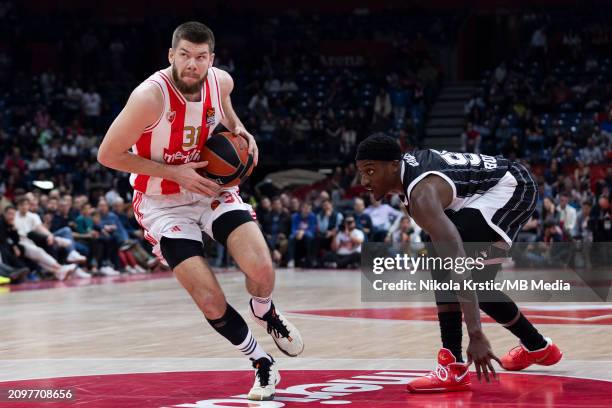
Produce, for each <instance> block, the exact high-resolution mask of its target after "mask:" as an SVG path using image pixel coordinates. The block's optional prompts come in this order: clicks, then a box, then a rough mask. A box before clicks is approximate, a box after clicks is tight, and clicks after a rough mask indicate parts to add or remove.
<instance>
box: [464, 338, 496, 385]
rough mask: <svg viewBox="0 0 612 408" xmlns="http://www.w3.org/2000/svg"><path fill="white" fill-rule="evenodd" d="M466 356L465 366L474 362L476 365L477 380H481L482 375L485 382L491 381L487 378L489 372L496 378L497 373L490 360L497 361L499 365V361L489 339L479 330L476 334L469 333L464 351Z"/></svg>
mask: <svg viewBox="0 0 612 408" xmlns="http://www.w3.org/2000/svg"><path fill="white" fill-rule="evenodd" d="M466 354H467V356H468V361H467V366H469V365H470V364H472V363H474V366H475V367H476V376H477V377H478V381H481V380H482V376H483V375H484V378H485V380H486V381H487V382H491V378H489V372H491V374H492V375H493V378H494V379H497V373H496V372H495V369H494V368H493V365H492V364H491V360H495V361H497V363H498V364H499V365H500V366H501V361H500V360H499V358H497V356H496V355H495V354H494V353H493V350H492V349H491V344H490V343H489V340H488V339H487V337H486V336H485V335H484V333H482V332H479V333H477V334H476V335H470V342H469V344H468V348H467V351H466Z"/></svg>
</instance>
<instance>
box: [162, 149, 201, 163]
mask: <svg viewBox="0 0 612 408" xmlns="http://www.w3.org/2000/svg"><path fill="white" fill-rule="evenodd" d="M200 153H201V151H200V149H192V150H190V151H188V152H186V151H184V150H179V151H176V152H173V153H171V152H169V151H168V149H164V162H166V163H167V164H187V163H190V162H193V161H198V160H200Z"/></svg>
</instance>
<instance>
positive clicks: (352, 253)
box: [323, 215, 365, 268]
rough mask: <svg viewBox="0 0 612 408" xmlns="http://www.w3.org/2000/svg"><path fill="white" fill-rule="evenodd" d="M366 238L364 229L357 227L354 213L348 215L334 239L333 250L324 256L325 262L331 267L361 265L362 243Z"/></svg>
mask: <svg viewBox="0 0 612 408" xmlns="http://www.w3.org/2000/svg"><path fill="white" fill-rule="evenodd" d="M364 238H365V235H364V234H363V231H360V230H358V229H357V226H356V224H355V218H354V217H353V216H352V215H349V216H347V217H346V218H345V219H344V223H343V225H342V229H341V230H340V231H338V233H337V234H336V236H335V237H334V239H333V240H332V244H331V248H332V252H330V253H328V254H327V255H326V256H325V257H324V259H323V261H324V264H325V265H326V266H328V267H331V268H348V267H351V266H357V265H359V263H360V261H361V244H362V243H363V240H364Z"/></svg>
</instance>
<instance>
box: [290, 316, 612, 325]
mask: <svg viewBox="0 0 612 408" xmlns="http://www.w3.org/2000/svg"><path fill="white" fill-rule="evenodd" d="M284 314H285V315H286V316H291V317H296V318H304V319H310V320H324V321H332V320H333V321H335V322H339V321H343V320H344V321H347V322H361V323H365V322H369V323H373V322H382V323H399V322H404V323H410V324H430V325H431V324H435V325H436V326H437V325H438V320H410V319H379V318H370V317H351V316H323V315H315V314H309V313H295V312H284ZM527 317H528V318H532V317H539V318H546V319H551V320H574V321H594V320H600V319H604V318H608V317H612V315H606V316H604V317H600V316H594V317H589V318H585V317H581V318H569V317H558V316H540V315H531V316H527ZM482 324H483V325H485V326H491V325H499V323H496V322H483V323H482ZM535 325H537V326H540V325H546V326H547V327H568V326H569V327H575V326H580V327H584V326H586V327H602V328H603V327H610V326H611V325H605V324H580V323H569V322H568V323H566V324H555V323H535Z"/></svg>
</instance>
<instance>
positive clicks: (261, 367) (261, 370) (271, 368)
mask: <svg viewBox="0 0 612 408" xmlns="http://www.w3.org/2000/svg"><path fill="white" fill-rule="evenodd" d="M268 357H269V358H270V359H271V360H268V359H267V358H265V357H262V358H260V359H259V360H255V361H253V368H254V369H255V370H256V371H255V383H254V384H253V388H251V391H249V394H248V395H247V398H248V399H250V400H252V401H270V400H272V399H274V394H275V392H276V385H277V384H278V383H279V382H280V374H279V373H278V370H277V368H276V362H275V361H274V359H273V358H272V356H270V355H268Z"/></svg>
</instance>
